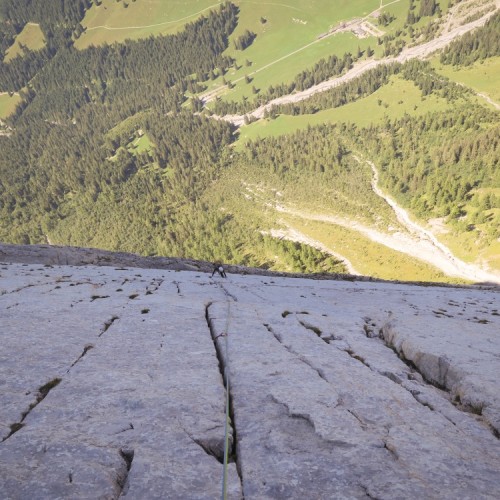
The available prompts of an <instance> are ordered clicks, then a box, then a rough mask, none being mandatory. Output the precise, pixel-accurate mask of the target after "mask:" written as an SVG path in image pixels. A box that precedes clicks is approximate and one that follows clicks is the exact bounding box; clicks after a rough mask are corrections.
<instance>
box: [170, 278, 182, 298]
mask: <svg viewBox="0 0 500 500" xmlns="http://www.w3.org/2000/svg"><path fill="white" fill-rule="evenodd" d="M172 283H173V284H174V285H175V286H176V287H177V293H178V294H179V295H181V287H180V286H179V282H178V281H173V282H172Z"/></svg>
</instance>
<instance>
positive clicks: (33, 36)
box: [4, 23, 45, 62]
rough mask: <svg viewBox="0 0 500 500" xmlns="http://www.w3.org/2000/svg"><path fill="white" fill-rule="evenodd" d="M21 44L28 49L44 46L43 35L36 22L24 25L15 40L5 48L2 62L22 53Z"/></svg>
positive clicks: (37, 48)
mask: <svg viewBox="0 0 500 500" xmlns="http://www.w3.org/2000/svg"><path fill="white" fill-rule="evenodd" d="M22 46H25V47H27V48H28V49H30V50H39V49H42V48H43V47H44V46H45V37H44V35H43V32H42V30H41V29H40V26H39V25H38V24H35V23H27V24H26V25H25V26H24V28H23V30H22V31H21V33H19V34H18V35H17V36H16V40H15V42H14V43H13V44H12V45H11V46H10V47H9V49H8V50H7V52H6V54H5V58H4V62H9V61H10V60H11V59H13V58H14V57H16V56H18V55H22V53H23V49H22Z"/></svg>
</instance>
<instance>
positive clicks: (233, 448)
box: [195, 298, 244, 492]
mask: <svg viewBox="0 0 500 500" xmlns="http://www.w3.org/2000/svg"><path fill="white" fill-rule="evenodd" d="M234 300H237V299H236V298H234ZM211 305H212V302H209V303H208V304H207V305H206V306H205V320H206V322H207V326H208V331H209V332H210V336H211V337H212V341H213V343H214V348H215V354H216V356H217V359H218V361H219V371H220V374H221V377H222V383H223V385H224V389H225V390H226V391H228V388H227V387H226V377H225V375H224V372H225V368H226V365H225V360H224V355H223V353H222V347H221V342H218V339H219V337H221V338H222V336H223V335H227V332H222V333H221V334H220V335H217V332H216V331H215V329H214V328H213V326H212V320H211V319H210V313H209V309H210V306H211ZM228 396H229V416H228V417H229V422H228V425H229V428H230V430H231V434H232V440H231V439H230V440H229V450H228V453H229V456H228V462H234V463H236V471H237V473H238V478H239V480H240V485H241V491H242V492H243V491H244V489H243V476H242V472H241V463H240V459H239V456H238V433H237V431H236V420H235V418H234V405H233V397H232V394H231V387H229V392H228ZM195 442H196V441H195ZM197 444H199V445H200V446H202V448H204V447H203V445H202V444H201V443H198V442H197ZM212 446H213V445H212ZM223 448H224V446H223ZM204 449H205V448H204ZM205 451H207V450H205ZM207 453H208V452H207ZM209 454H212V453H209ZM213 456H215V455H213ZM216 458H217V457H216ZM222 461H224V452H223V455H222Z"/></svg>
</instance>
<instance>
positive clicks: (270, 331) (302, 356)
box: [263, 323, 329, 383]
mask: <svg viewBox="0 0 500 500" xmlns="http://www.w3.org/2000/svg"><path fill="white" fill-rule="evenodd" d="M263 325H264V326H265V327H266V329H267V331H268V332H269V333H271V334H272V335H273V337H274V338H275V339H276V340H277V341H278V342H279V343H280V344H281V345H282V346H283V347H284V348H285V349H286V350H287V351H288V352H289V353H290V354H293V355H294V356H295V357H296V358H297V359H298V360H299V361H302V363H305V364H306V365H307V366H309V368H311V369H312V370H314V371H315V372H316V373H317V374H318V376H319V377H320V378H322V379H323V380H324V381H325V382H328V383H329V381H328V379H327V378H326V376H325V373H324V372H323V370H320V369H319V368H316V367H315V366H314V365H313V364H312V362H311V361H309V360H308V359H307V358H306V357H305V356H304V355H303V354H300V353H298V352H297V351H294V350H293V349H292V348H291V347H290V346H288V345H286V344H284V343H283V340H282V339H281V336H280V335H279V334H278V333H276V332H275V331H274V330H273V328H272V327H271V326H270V325H268V324H267V323H263Z"/></svg>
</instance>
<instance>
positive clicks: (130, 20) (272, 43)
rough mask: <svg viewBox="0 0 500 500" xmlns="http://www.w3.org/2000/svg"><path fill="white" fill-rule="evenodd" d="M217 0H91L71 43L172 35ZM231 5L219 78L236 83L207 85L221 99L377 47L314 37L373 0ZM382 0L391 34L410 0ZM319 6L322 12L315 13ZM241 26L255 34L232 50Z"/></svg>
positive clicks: (358, 14)
mask: <svg viewBox="0 0 500 500" xmlns="http://www.w3.org/2000/svg"><path fill="white" fill-rule="evenodd" d="M219 3H220V2H214V1H213V0H196V1H194V0H191V1H184V2H182V1H178V0H177V1H167V0H135V1H132V0H127V2H125V0H120V1H116V0H103V1H102V4H101V5H99V6H97V5H95V4H94V5H93V6H92V7H91V9H90V10H89V11H88V12H87V14H86V16H85V18H84V20H83V21H82V25H83V26H84V27H85V28H86V32H85V33H84V34H82V36H81V37H80V38H79V39H78V40H77V41H76V43H75V46H76V47H77V48H85V47H88V46H89V45H99V44H103V43H112V42H120V41H123V40H125V39H127V38H130V39H139V38H145V37H148V36H151V35H160V34H171V33H175V32H177V31H179V30H180V29H181V28H182V27H183V26H184V25H185V24H186V23H188V22H191V21H194V20H195V19H197V18H199V17H200V16H201V15H203V14H204V13H206V12H208V10H209V9H210V8H216V7H217V5H219ZM234 3H235V4H236V5H238V7H239V9H240V12H239V21H238V26H237V28H236V29H235V31H234V33H233V34H232V35H231V37H230V40H229V47H228V49H227V50H226V52H225V54H227V55H229V56H231V57H233V58H234V59H235V60H236V64H235V68H233V69H232V70H231V71H230V72H228V73H227V74H226V75H225V78H226V80H230V81H231V82H232V83H234V84H235V87H234V88H233V89H232V90H230V91H229V90H227V89H225V88H224V85H223V83H222V76H220V77H219V78H217V79H215V80H213V81H211V82H209V86H208V89H207V90H213V89H221V90H223V91H224V92H223V99H229V100H240V99H242V98H243V97H246V98H253V97H254V94H253V91H252V86H255V87H256V88H257V89H266V88H268V87H269V86H270V85H276V84H279V83H283V82H288V81H291V80H292V79H293V78H294V77H295V76H296V74H297V72H298V68H308V67H311V66H312V65H314V63H316V62H317V61H319V60H320V59H322V58H325V57H328V56H329V55H332V54H336V55H338V56H342V55H343V54H344V53H346V52H351V53H357V51H358V47H359V48H360V49H361V50H362V51H364V50H366V48H367V47H369V46H370V47H371V48H372V49H374V50H376V49H377V40H376V37H374V36H370V37H367V38H357V37H356V36H355V35H354V34H353V33H351V32H344V33H338V34H336V35H334V36H328V37H324V38H321V39H319V38H318V37H320V36H321V35H323V34H325V33H327V32H328V31H329V30H330V29H331V28H332V27H335V26H338V25H339V24H340V23H341V22H344V21H349V20H352V19H355V18H364V17H367V16H369V14H370V13H372V12H374V11H375V10H377V9H379V7H380V6H381V2H380V1H379V0H360V1H357V2H352V1H349V0H342V1H336V2H331V1H330V0H317V1H315V2H309V1H305V0H288V1H287V2H283V3H279V2H275V3H274V2H266V3H264V2H262V3H260V2H255V1H246V0H234ZM383 3H384V4H386V5H387V6H386V7H385V8H384V7H382V10H383V11H384V10H385V11H388V12H390V13H392V14H393V15H395V16H396V20H395V21H394V22H393V23H391V25H390V26H389V27H387V28H384V31H385V32H392V31H394V30H396V29H398V28H399V27H400V25H402V23H403V22H404V16H405V15H406V12H407V9H408V5H409V0H396V1H395V2H388V1H385V2H383ZM125 5H128V7H125ZM318 12H321V14H322V15H321V16H318ZM367 20H369V21H371V22H372V23H373V24H374V26H376V27H378V24H377V20H376V19H375V18H371V17H370V18H368V17H367ZM247 29H248V30H250V31H251V32H253V33H255V34H256V38H255V40H254V42H253V43H252V45H251V46H249V47H248V48H246V49H245V50H236V49H235V46H234V41H235V40H236V39H237V38H238V37H239V36H241V35H242V34H243V32H244V31H245V30H247ZM249 63H250V65H248V64H249ZM246 75H248V76H249V77H250V78H252V82H251V83H250V84H247V83H246V82H245V76H246Z"/></svg>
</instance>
